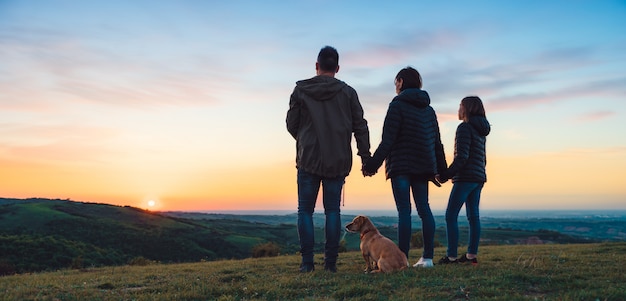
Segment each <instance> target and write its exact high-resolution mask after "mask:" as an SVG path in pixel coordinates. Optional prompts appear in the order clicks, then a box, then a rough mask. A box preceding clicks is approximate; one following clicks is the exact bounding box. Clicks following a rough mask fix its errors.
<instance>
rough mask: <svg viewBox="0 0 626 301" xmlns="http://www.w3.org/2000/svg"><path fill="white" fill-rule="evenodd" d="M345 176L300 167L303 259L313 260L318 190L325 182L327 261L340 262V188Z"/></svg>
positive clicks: (300, 229)
mask: <svg viewBox="0 0 626 301" xmlns="http://www.w3.org/2000/svg"><path fill="white" fill-rule="evenodd" d="M344 181H345V177H343V176H342V177H336V178H325V177H322V176H318V175H314V174H311V173H308V172H305V171H301V170H298V236H299V237H300V253H301V254H302V263H307V264H308V263H311V264H312V263H313V252H314V250H313V249H314V246H315V229H314V227H313V212H314V210H315V202H316V200H317V194H318V192H319V189H320V184H322V189H323V191H322V198H323V201H324V214H325V215H326V226H325V231H326V244H325V246H324V262H325V264H326V265H334V264H336V263H337V256H338V252H339V238H340V236H341V215H340V208H339V206H340V204H341V190H342V188H343V184H344Z"/></svg>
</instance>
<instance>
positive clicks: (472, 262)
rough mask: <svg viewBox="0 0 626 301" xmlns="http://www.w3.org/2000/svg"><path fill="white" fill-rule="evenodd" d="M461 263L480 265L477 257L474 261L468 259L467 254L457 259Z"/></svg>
mask: <svg viewBox="0 0 626 301" xmlns="http://www.w3.org/2000/svg"><path fill="white" fill-rule="evenodd" d="M457 260H458V262H460V263H471V264H472V265H478V259H476V258H475V257H474V258H472V259H469V258H467V254H464V255H463V256H462V257H460V258H459V259H457Z"/></svg>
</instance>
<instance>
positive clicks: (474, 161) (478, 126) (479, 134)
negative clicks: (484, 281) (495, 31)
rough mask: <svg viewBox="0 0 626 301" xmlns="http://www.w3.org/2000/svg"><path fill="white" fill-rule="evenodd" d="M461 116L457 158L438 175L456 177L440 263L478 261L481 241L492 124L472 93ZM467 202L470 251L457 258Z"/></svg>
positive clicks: (464, 103) (442, 177)
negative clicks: (480, 208) (481, 211)
mask: <svg viewBox="0 0 626 301" xmlns="http://www.w3.org/2000/svg"><path fill="white" fill-rule="evenodd" d="M459 120H462V121H463V122H461V123H460V124H459V126H458V127H457V129H456V135H455V139H454V160H453V161H452V164H450V167H448V168H447V169H446V170H445V171H444V172H442V173H441V174H439V175H438V176H437V178H438V180H439V181H441V182H446V181H447V180H448V179H450V178H452V183H453V186H452V190H451V191H450V198H449V199H448V207H447V208H446V235H447V240H448V250H447V251H446V256H444V257H443V258H441V259H440V260H439V263H442V264H448V263H456V262H461V263H464V262H469V263H472V264H478V259H477V258H476V255H477V254H478V242H479V240H480V215H479V211H478V205H479V203H480V194H481V191H482V189H483V186H484V184H485V182H486V181H487V173H486V171H485V167H486V165H487V153H486V147H485V144H486V141H487V135H489V132H490V131H491V126H490V125H489V121H487V117H486V116H485V108H484V106H483V103H482V100H481V99H480V98H478V96H468V97H465V98H463V99H462V100H461V104H460V105H459ZM463 204H465V211H466V215H467V220H468V222H469V239H468V240H469V242H468V246H467V254H465V255H463V256H462V257H460V258H457V255H458V254H457V248H458V245H459V226H458V216H459V212H460V211H461V207H462V206H463Z"/></svg>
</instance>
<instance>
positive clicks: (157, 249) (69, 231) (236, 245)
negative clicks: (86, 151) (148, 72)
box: [0, 198, 593, 275]
mask: <svg viewBox="0 0 626 301" xmlns="http://www.w3.org/2000/svg"><path fill="white" fill-rule="evenodd" d="M352 218H353V216H348V215H344V216H342V219H343V220H342V222H344V223H347V222H348V221H349V220H351V219H352ZM415 218H416V219H417V217H415ZM396 220H397V218H395V217H376V218H373V221H374V222H375V223H376V224H377V225H378V227H379V230H380V231H381V233H383V234H384V235H385V236H387V237H389V238H392V239H395V237H396V229H395V228H394V224H393V222H395V221H396ZM264 221H266V222H267V223H264ZM277 221H281V222H280V223H279V222H277ZM295 222H296V216H295V215H286V216H273V217H272V216H270V217H268V216H234V215H230V216H228V215H208V214H199V213H155V212H150V211H146V210H141V209H137V208H133V207H128V206H124V207H121V206H113V205H107V204H94V203H81V202H74V201H69V200H49V199H26V200H16V199H2V198H0V275H7V274H9V275H10V274H14V273H16V272H17V273H26V272H37V271H45V270H57V269H65V268H69V267H72V268H76V269H80V268H84V267H99V266H112V265H123V264H126V263H129V262H131V261H135V260H144V261H145V260H147V261H158V262H162V263H182V262H198V261H200V260H205V261H211V260H218V259H242V258H247V257H251V256H252V250H253V248H254V247H255V246H258V245H261V244H264V243H272V244H273V245H275V246H277V247H278V248H279V251H280V253H282V254H296V252H298V250H299V242H298V235H297V231H296V226H295ZM537 223H538V222H535V223H533V225H534V224H537ZM323 224H324V223H323V215H321V214H318V215H316V225H317V226H318V228H317V229H316V250H317V251H321V250H322V249H323V244H324V232H323V228H322V226H323ZM524 224H528V222H524ZM443 225H444V224H439V228H437V231H436V241H437V242H445V228H444V227H443ZM414 231H415V233H416V234H415V236H416V237H414V238H415V243H416V244H415V245H416V246H421V245H420V244H419V243H418V241H419V236H420V234H419V225H414ZM466 233H467V231H464V230H463V229H462V231H461V235H462V236H461V240H460V241H461V242H464V241H466V236H465V235H467V234H466ZM344 238H345V240H344V246H345V248H346V250H358V248H359V236H358V235H356V234H347V235H345V236H344ZM481 238H482V241H483V242H482V243H483V245H487V244H492V245H498V244H526V243H527V240H528V239H529V238H532V242H534V243H536V242H538V241H541V242H550V243H580V242H590V241H593V240H590V239H588V238H577V237H571V236H568V235H563V234H561V233H559V232H554V231H546V230H530V231H529V230H522V229H512V228H501V227H499V228H489V227H483V231H482V236H481Z"/></svg>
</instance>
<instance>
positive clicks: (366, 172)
mask: <svg viewBox="0 0 626 301" xmlns="http://www.w3.org/2000/svg"><path fill="white" fill-rule="evenodd" d="M361 172H363V176H364V177H371V176H373V175H375V174H376V172H368V171H367V170H365V166H363V167H361Z"/></svg>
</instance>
